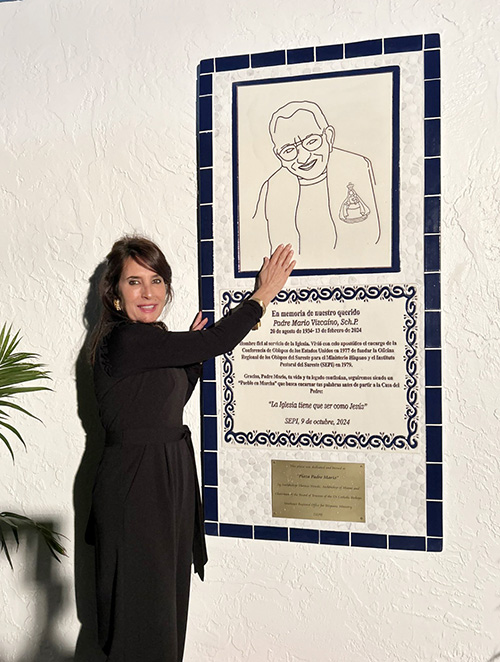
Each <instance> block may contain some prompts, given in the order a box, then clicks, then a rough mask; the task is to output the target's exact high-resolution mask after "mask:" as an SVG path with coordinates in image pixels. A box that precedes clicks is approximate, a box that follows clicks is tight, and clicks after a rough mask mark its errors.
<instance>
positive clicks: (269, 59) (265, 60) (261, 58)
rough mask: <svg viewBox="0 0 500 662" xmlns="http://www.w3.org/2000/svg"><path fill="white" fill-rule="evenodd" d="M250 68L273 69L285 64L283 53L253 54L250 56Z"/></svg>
mask: <svg viewBox="0 0 500 662" xmlns="http://www.w3.org/2000/svg"><path fill="white" fill-rule="evenodd" d="M251 60H252V67H254V68H257V67H274V66H276V65H280V64H285V63H286V56H285V51H270V52H269V53H254V54H253V55H252V56H251Z"/></svg>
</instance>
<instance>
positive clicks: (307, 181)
mask: <svg viewBox="0 0 500 662" xmlns="http://www.w3.org/2000/svg"><path fill="white" fill-rule="evenodd" d="M326 175H327V172H326V170H325V171H324V172H322V173H321V175H318V177H315V178H314V179H302V178H300V177H299V184H300V185H301V186H312V185H313V184H319V183H320V182H322V181H324V180H325V179H326Z"/></svg>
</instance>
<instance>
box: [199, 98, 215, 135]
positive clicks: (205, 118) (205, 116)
mask: <svg viewBox="0 0 500 662" xmlns="http://www.w3.org/2000/svg"><path fill="white" fill-rule="evenodd" d="M198 130H199V131H211V130H212V97H199V98H198Z"/></svg>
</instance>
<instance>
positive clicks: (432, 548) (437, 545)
mask: <svg viewBox="0 0 500 662" xmlns="http://www.w3.org/2000/svg"><path fill="white" fill-rule="evenodd" d="M427 551H428V552H442V551H443V539H442V538H427Z"/></svg>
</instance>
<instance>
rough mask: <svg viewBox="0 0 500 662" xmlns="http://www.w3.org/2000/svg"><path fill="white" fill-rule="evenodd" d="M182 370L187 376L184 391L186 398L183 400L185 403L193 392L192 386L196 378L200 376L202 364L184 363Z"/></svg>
mask: <svg viewBox="0 0 500 662" xmlns="http://www.w3.org/2000/svg"><path fill="white" fill-rule="evenodd" d="M184 370H185V372H186V375H187V378H188V389H187V392H186V399H185V400H184V404H186V402H187V401H188V400H189V398H190V397H191V396H192V394H193V391H194V388H195V386H196V384H197V383H198V379H199V378H200V377H201V371H202V364H201V363H193V365H186V366H184Z"/></svg>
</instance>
